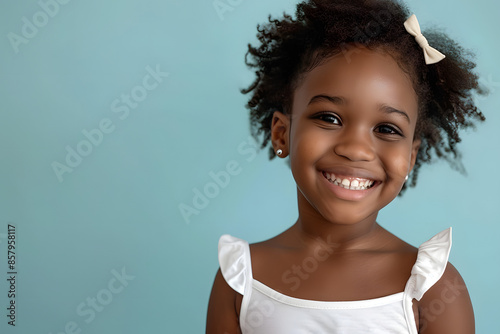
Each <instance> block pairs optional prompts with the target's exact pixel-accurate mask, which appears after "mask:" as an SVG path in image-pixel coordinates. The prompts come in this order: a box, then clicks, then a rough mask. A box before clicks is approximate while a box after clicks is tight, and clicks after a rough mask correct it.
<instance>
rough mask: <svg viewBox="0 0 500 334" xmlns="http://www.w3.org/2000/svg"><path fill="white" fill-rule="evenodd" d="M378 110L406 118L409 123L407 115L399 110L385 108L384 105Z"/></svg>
mask: <svg viewBox="0 0 500 334" xmlns="http://www.w3.org/2000/svg"><path fill="white" fill-rule="evenodd" d="M380 110H382V111H383V112H385V113H387V114H392V113H395V114H397V115H401V116H403V117H404V118H406V120H407V121H408V123H410V116H408V114H407V113H406V112H404V111H402V110H399V109H396V108H393V107H390V106H386V105H382V106H381V107H380Z"/></svg>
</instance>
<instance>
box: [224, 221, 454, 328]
mask: <svg viewBox="0 0 500 334" xmlns="http://www.w3.org/2000/svg"><path fill="white" fill-rule="evenodd" d="M450 249H451V227H450V228H449V229H447V230H444V231H442V232H440V233H438V234H437V235H435V236H434V237H432V238H431V239H430V240H429V241H427V242H424V243H423V244H422V245H420V247H419V248H418V255H417V260H416V262H415V264H414V265H413V268H412V270H411V276H410V278H409V279H408V281H407V283H406V287H405V289H404V291H402V292H399V293H396V294H393V295H389V296H385V297H380V298H375V299H368V300H357V301H315V300H306V299H299V298H294V297H290V296H287V295H284V294H282V293H280V292H278V291H275V290H273V289H271V288H270V287H268V286H266V285H264V284H262V283H261V282H259V281H257V280H255V279H253V276H252V266H251V261H250V248H249V245H248V242H246V241H244V240H241V239H238V238H235V237H232V236H230V235H227V234H226V235H223V236H222V237H221V238H220V240H219V264H220V268H221V272H222V275H223V276H224V279H225V280H226V282H227V284H228V285H229V286H230V287H231V288H232V289H233V290H235V291H236V292H238V293H240V294H241V295H243V300H242V303H241V311H240V319H239V321H240V327H241V330H242V333H243V334H276V333H287V334H295V333H301V334H303V333H315V334H316V333H329V334H330V333H333V334H357V333H360V334H361V333H363V334H365V333H374V334H377V333H380V334H390V333H394V334H395V333H397V334H402V333H410V334H416V333H418V330H417V326H416V324H415V318H414V314H413V309H412V300H413V299H414V298H415V299H416V300H420V299H421V298H422V296H423V295H424V293H425V292H426V291H427V290H428V289H429V288H430V287H431V286H433V285H434V284H435V283H436V282H437V281H438V280H439V279H440V278H441V276H442V275H443V272H444V270H445V268H446V265H447V263H448V256H449V253H450Z"/></svg>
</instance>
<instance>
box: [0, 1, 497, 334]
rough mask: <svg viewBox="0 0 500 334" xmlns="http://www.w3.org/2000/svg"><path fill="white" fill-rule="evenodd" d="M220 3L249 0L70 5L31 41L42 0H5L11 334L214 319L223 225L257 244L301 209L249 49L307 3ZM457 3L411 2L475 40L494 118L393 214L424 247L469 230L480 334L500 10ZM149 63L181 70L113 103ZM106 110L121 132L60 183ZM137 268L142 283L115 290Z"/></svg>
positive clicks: (489, 300)
mask: <svg viewBox="0 0 500 334" xmlns="http://www.w3.org/2000/svg"><path fill="white" fill-rule="evenodd" d="M221 1H222V2H223V3H226V4H227V3H232V4H234V5H229V6H230V8H231V10H229V11H227V12H224V13H222V15H221V16H219V15H218V14H217V11H216V10H215V9H214V6H213V0H204V1H201V0H191V1H172V0H168V1H159V0H146V1H137V0H123V1H105V2H103V1H97V0H88V1H69V3H67V4H65V5H60V8H59V9H58V12H57V13H56V14H55V15H54V17H50V18H49V19H48V22H47V24H46V25H45V26H43V27H41V28H39V29H38V32H37V33H36V35H35V36H34V37H33V38H31V39H28V40H27V43H25V44H21V45H19V52H18V53H16V52H15V50H14V48H13V47H12V45H11V43H10V42H9V39H8V34H9V33H11V32H12V33H15V34H18V35H21V34H22V32H21V29H22V27H23V21H22V18H23V17H27V18H28V19H29V20H30V21H32V18H33V15H37V12H39V11H40V10H41V7H40V5H39V4H38V3H37V1H26V0H24V1H17V2H14V1H7V0H1V2H0V35H1V36H2V38H1V39H0V55H1V57H0V59H1V65H0V66H1V67H0V78H1V81H0V105H1V122H0V148H1V150H0V152H1V157H2V158H1V161H2V163H1V164H0V242H1V243H0V270H1V271H0V272H1V273H2V274H1V276H0V277H2V279H1V281H0V282H1V283H0V309H1V310H3V311H2V312H1V314H0V315H1V316H0V319H1V323H0V331H1V332H2V333H23V334H25V333H41V334H42V333H43V334H48V333H54V334H55V333H60V332H64V327H65V326H67V324H70V325H69V326H70V327H71V322H74V323H76V325H77V326H78V328H80V329H81V330H82V333H89V334H90V333H149V332H151V333H201V332H204V327H205V314H206V309H207V302H208V298H209V293H210V289H211V285H212V282H213V277H214V274H215V272H216V270H217V267H218V264H217V240H218V238H219V236H220V235H221V234H224V233H230V234H233V235H235V236H239V237H241V238H245V239H247V240H249V241H250V242H255V241H258V240H262V239H265V238H269V237H271V236H273V235H275V234H277V233H279V232H281V231H282V230H284V229H286V228H287V227H288V226H290V225H291V224H292V223H293V222H294V221H295V219H296V214H297V212H296V204H295V197H296V194H295V186H294V182H293V179H292V177H291V174H290V171H289V169H288V167H287V166H286V164H285V163H284V162H283V161H273V162H268V161H267V151H265V152H260V153H259V154H258V155H256V156H255V155H254V154H253V153H254V152H255V148H254V146H251V145H253V144H252V143H253V142H252V141H251V140H250V139H249V130H248V129H249V126H248V121H247V113H246V110H245V108H244V104H245V102H246V97H245V96H242V95H241V94H240V93H239V89H240V88H242V87H246V86H247V85H248V84H249V83H250V82H251V81H252V80H253V78H254V76H253V74H252V73H251V72H250V71H249V70H247V69H246V67H245V65H244V63H243V57H244V53H245V51H246V45H247V43H249V42H254V41H255V32H256V25H257V23H261V22H263V21H265V19H266V17H267V15H268V14H274V15H279V14H281V13H282V12H283V11H284V10H286V11H287V12H289V13H292V12H293V11H294V5H295V4H296V1H291V0H274V1H265V0H252V1H250V0H243V1H237V0H232V1H229V0H221ZM447 3H449V2H446V1H431V0H419V1H417V0H412V1H409V4H410V7H411V8H412V10H413V12H415V13H416V14H417V15H418V17H419V19H420V23H421V25H422V26H423V27H424V28H425V27H427V26H428V25H429V23H431V22H438V23H439V25H440V26H443V27H446V31H447V32H448V33H449V34H450V35H451V36H452V37H454V38H456V39H457V40H458V41H459V42H461V43H463V45H465V46H467V47H470V48H472V49H474V50H475V51H476V53H477V62H478V64H479V66H478V73H479V74H480V76H481V78H482V82H483V84H485V85H486V86H487V87H489V88H490V90H491V94H490V96H488V97H486V98H481V99H480V100H479V101H478V102H479V106H480V108H481V109H482V110H483V112H484V114H485V115H486V117H487V122H486V123H484V124H483V125H480V126H479V127H478V129H477V131H475V132H474V131H470V132H469V133H467V134H466V135H464V142H463V144H462V145H461V149H462V152H463V155H464V158H463V161H464V164H465V166H466V168H467V171H468V176H467V177H464V176H462V175H460V174H459V173H457V172H454V171H451V169H450V168H449V167H448V165H447V164H446V163H443V162H439V163H435V164H433V165H431V166H427V167H424V168H423V169H422V173H421V177H420V179H419V184H418V186H417V188H415V189H410V190H409V191H408V192H407V193H406V195H405V196H404V197H403V198H402V199H397V200H396V201H395V202H393V203H392V204H391V205H389V207H387V208H386V209H385V210H384V211H383V212H382V213H381V214H380V219H379V221H380V223H381V224H382V225H383V226H384V227H386V228H388V229H389V230H390V231H392V232H393V233H395V234H396V235H398V236H400V237H401V238H403V239H405V240H407V241H408V242H410V243H412V244H413V245H419V244H420V243H422V242H423V241H425V240H427V239H428V238H430V237H431V236H432V235H434V234H435V233H437V232H439V231H441V230H443V229H445V228H447V227H448V226H453V228H454V245H453V248H452V255H451V261H452V262H453V263H454V265H455V266H456V267H457V268H458V269H459V270H460V272H461V274H462V276H463V277H464V279H465V281H466V282H467V284H468V287H469V291H470V294H471V296H472V301H473V304H474V308H475V313H476V322H477V330H478V333H492V332H493V331H496V330H497V328H498V324H497V317H498V312H499V311H500V308H499V307H498V300H500V292H499V290H498V287H497V285H498V277H499V276H500V269H499V262H498V256H499V255H500V246H499V245H500V243H499V242H498V236H499V235H500V227H499V225H500V224H499V223H500V218H499V214H498V208H499V205H500V192H499V191H498V165H499V163H500V149H499V144H500V132H499V131H498V128H499V126H500V114H499V113H498V110H499V108H500V70H499V68H498V59H500V47H499V42H498V41H499V40H498V33H499V25H498V17H497V15H498V13H499V12H500V6H499V5H498V3H496V2H493V1H492V0H478V1H475V2H471V1H465V0H461V1H454V2H453V4H452V6H450V5H448V4H447ZM39 19H41V20H43V17H39ZM147 66H150V67H151V68H153V69H155V68H156V66H159V69H160V70H161V71H162V72H168V73H169V75H168V77H165V78H163V81H162V82H161V83H159V84H158V85H157V87H156V88H155V89H154V90H151V91H149V92H148V95H147V97H146V98H145V99H144V100H143V101H141V102H140V103H139V104H138V106H137V107H136V108H135V109H131V110H130V114H129V116H128V117H127V118H125V119H123V120H122V119H120V118H119V116H120V115H123V114H122V113H121V112H120V113H115V112H113V110H112V107H111V105H112V103H113V101H114V100H115V99H120V97H121V95H122V94H124V93H125V94H130V92H131V90H133V89H136V93H138V92H139V93H140V88H137V86H138V85H142V81H143V78H144V76H145V75H147V74H148V72H147V70H146V67H147ZM149 83H150V84H152V83H153V81H149ZM121 106H122V107H123V104H121ZM103 119H109V120H110V122H112V124H113V129H114V131H113V132H111V133H109V134H105V135H104V136H103V139H102V142H101V143H100V144H99V145H98V146H94V147H93V150H92V152H91V153H90V154H89V155H88V156H86V157H84V158H83V160H82V162H81V164H80V165H78V166H77V167H76V168H74V170H73V171H72V172H71V173H65V174H64V175H63V176H62V177H63V182H59V180H58V178H57V176H56V174H55V173H54V171H53V168H52V166H51V164H52V163H53V162H54V161H58V162H60V163H64V160H65V157H66V154H67V152H66V149H65V147H66V146H67V145H69V146H70V147H72V148H73V149H75V148H76V146H77V145H78V143H79V142H80V141H82V140H84V139H85V137H84V136H83V134H82V131H83V130H88V131H90V130H91V129H94V128H96V127H97V126H98V124H99V123H100V122H101V121H102V120H103ZM239 145H242V146H240V150H238V146H239ZM252 147H253V148H252ZM244 149H246V151H242V150H244ZM233 160H234V161H236V162H237V163H238V164H239V168H240V170H239V173H235V174H237V175H233V176H232V177H231V179H230V181H229V183H228V184H227V186H225V187H224V188H221V189H219V193H218V194H217V195H216V196H214V198H212V199H210V202H209V203H208V205H206V207H205V208H203V209H201V210H199V212H198V214H193V215H192V216H190V219H189V220H190V221H189V223H187V222H186V220H185V219H183V217H182V215H181V213H180V211H179V205H180V204H181V203H184V204H186V205H192V201H193V197H194V196H195V192H194V191H195V189H199V190H203V188H204V187H205V186H206V185H207V184H209V183H210V182H211V177H210V175H209V173H210V172H211V171H213V172H218V171H220V170H223V169H225V168H226V165H227V164H228V163H229V162H231V161H233ZM8 223H13V224H15V225H16V227H17V241H18V244H17V246H18V248H17V249H16V251H17V269H18V272H19V274H18V281H17V292H18V296H17V297H18V298H17V299H16V302H17V326H16V327H15V328H12V327H11V326H7V323H6V322H7V318H6V316H5V314H6V313H7V311H6V307H7V303H8V298H7V290H8V287H7V282H6V279H5V277H6V272H7V267H6V257H7V254H6V244H7V243H6V241H7V239H6V233H7V224H8ZM122 268H124V270H125V272H126V274H127V275H129V276H133V277H135V278H133V279H131V278H129V281H128V282H127V285H126V286H124V287H123V289H121V291H120V292H117V293H110V292H109V291H111V290H110V288H109V286H108V283H109V282H110V280H113V277H114V275H113V270H116V271H118V272H120V271H121V270H122ZM113 282H114V281H113ZM113 284H115V285H114V288H115V289H114V290H116V289H117V287H118V286H119V284H118V283H116V282H114V283H113ZM109 296H111V298H112V300H109ZM96 297H100V298H101V300H105V301H106V303H108V302H109V304H107V305H105V306H104V307H103V309H102V310H101V311H100V312H95V318H94V319H91V320H90V316H89V313H86V315H84V316H82V315H81V312H80V314H79V313H78V312H77V307H78V306H79V305H81V303H84V309H83V310H87V312H88V309H90V308H89V306H86V304H85V303H87V298H96ZM103 298H104V299H103ZM106 298H108V299H106ZM81 311H82V310H81ZM86 320H87V321H88V322H86ZM89 320H90V321H89Z"/></svg>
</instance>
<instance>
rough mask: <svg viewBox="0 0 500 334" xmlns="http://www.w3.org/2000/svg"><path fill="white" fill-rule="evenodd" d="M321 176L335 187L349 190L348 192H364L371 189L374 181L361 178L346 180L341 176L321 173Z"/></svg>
mask: <svg viewBox="0 0 500 334" xmlns="http://www.w3.org/2000/svg"><path fill="white" fill-rule="evenodd" d="M323 176H324V177H325V178H326V179H327V180H328V181H329V182H330V183H333V184H334V185H336V186H339V187H342V188H345V189H349V190H366V189H370V188H371V187H373V185H374V184H375V180H369V179H363V178H358V177H356V178H352V177H350V178H346V177H341V176H335V174H333V173H327V172H323Z"/></svg>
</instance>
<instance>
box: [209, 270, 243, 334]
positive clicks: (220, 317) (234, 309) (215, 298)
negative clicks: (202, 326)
mask: <svg viewBox="0 0 500 334" xmlns="http://www.w3.org/2000/svg"><path fill="white" fill-rule="evenodd" d="M240 304H241V295H240V294H238V293H237V292H236V291H234V290H233V289H232V288H231V287H230V286H229V285H228V284H227V282H226V280H225V279H224V277H223V276H222V273H221V271H220V269H219V270H218V271H217V274H216V275H215V280H214V285H213V287H212V292H211V294H210V301H209V303H208V314H207V326H206V333H207V334H218V333H230V334H238V333H241V331H240V326H239V320H238V318H239V317H238V315H239V305H240Z"/></svg>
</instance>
